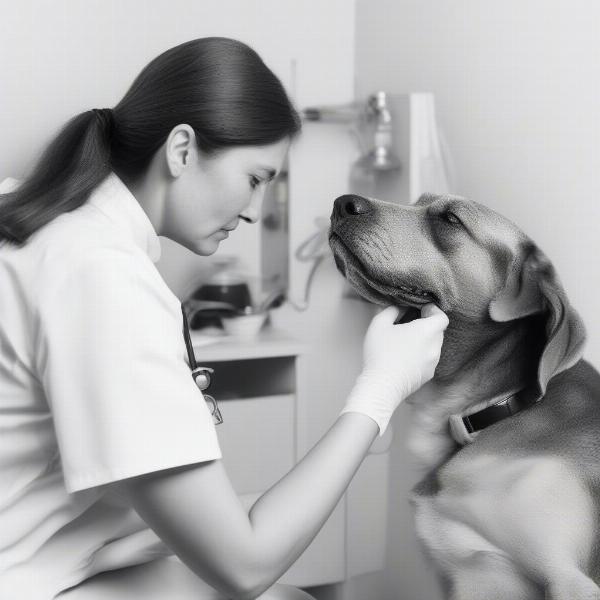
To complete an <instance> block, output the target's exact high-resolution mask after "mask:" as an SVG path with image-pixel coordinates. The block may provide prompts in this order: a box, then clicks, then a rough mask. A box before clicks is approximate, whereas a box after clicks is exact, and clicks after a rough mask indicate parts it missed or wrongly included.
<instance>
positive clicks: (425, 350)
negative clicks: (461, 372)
mask: <svg viewBox="0 0 600 600" xmlns="http://www.w3.org/2000/svg"><path fill="white" fill-rule="evenodd" d="M399 314H400V309H399V308H398V307H396V306H389V307H388V308H386V309H384V310H382V311H381V312H380V313H379V314H377V315H376V316H375V317H374V318H373V320H372V321H371V324H370V325H369V328H368V329H367V333H366V335H365V340H364V345H363V370H362V372H361V374H360V375H359V376H358V378H357V380H356V383H355V384H354V387H353V388H352V391H351V392H350V395H349V396H348V399H347V400H346V405H345V406H344V408H343V409H342V412H341V413H340V414H344V413H347V412H359V413H362V414H364V415H367V416H368V417H371V418H372V419H373V420H374V421H375V422H376V423H377V425H379V435H380V436H381V435H383V433H384V432H385V430H386V427H387V425H388V423H389V420H390V418H391V416H392V414H393V413H394V411H395V410H396V408H397V407H398V405H399V404H400V403H401V402H402V401H403V400H404V399H405V398H407V397H408V396H410V395H411V394H412V393H413V392H415V391H416V390H418V389H419V388H420V387H421V386H422V385H423V384H424V383H426V382H427V381H429V380H430V379H431V378H432V377H433V373H434V371H435V367H436V366H437V364H438V362H439V360H440V352H441V349H442V342H443V340H444V331H445V329H446V327H447V326H448V317H447V316H446V314H445V313H444V312H442V311H441V310H440V309H439V308H438V307H437V306H436V305H435V304H426V305H425V306H423V307H422V309H421V318H420V319H415V320H414V321H411V322H410V323H403V324H398V325H394V321H395V320H396V319H397V318H398V315H399Z"/></svg>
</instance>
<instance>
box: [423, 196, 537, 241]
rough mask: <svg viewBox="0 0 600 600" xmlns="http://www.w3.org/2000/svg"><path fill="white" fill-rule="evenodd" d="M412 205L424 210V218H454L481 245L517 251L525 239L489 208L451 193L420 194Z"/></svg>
mask: <svg viewBox="0 0 600 600" xmlns="http://www.w3.org/2000/svg"><path fill="white" fill-rule="evenodd" d="M414 206H418V207H423V208H426V209H427V214H428V215H432V216H433V215H439V216H443V215H445V216H447V215H448V214H453V215H455V216H456V217H457V218H458V219H459V220H460V222H461V223H462V224H463V225H464V226H465V228H466V229H467V230H468V232H469V233H470V235H472V236H473V238H475V239H477V240H478V241H479V242H481V243H483V244H490V245H496V244H498V242H499V240H502V245H505V246H508V247H509V248H517V247H518V246H519V245H521V244H522V243H523V242H524V241H526V240H527V239H528V238H527V236H526V235H525V234H524V233H523V232H522V231H521V230H520V229H519V228H518V227H517V226H516V225H515V224H514V223H513V222H512V221H510V220H509V219H507V218H506V217H504V216H502V215H501V214H499V213H497V212H495V211H494V210H492V209H491V208H489V207H487V206H484V205H483V204H479V203H478V202H474V201H473V200H467V199H466V198H463V197H462V196H455V195H451V194H443V195H441V194H423V195H422V196H420V197H419V199H418V200H417V202H416V203H415V204H414Z"/></svg>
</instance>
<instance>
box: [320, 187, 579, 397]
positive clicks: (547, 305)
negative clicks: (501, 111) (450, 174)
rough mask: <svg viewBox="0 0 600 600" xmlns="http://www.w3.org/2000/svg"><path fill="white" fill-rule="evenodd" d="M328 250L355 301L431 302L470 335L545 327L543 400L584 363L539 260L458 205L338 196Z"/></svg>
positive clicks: (575, 319) (429, 198) (528, 247)
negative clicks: (555, 381) (533, 324)
mask: <svg viewBox="0 0 600 600" xmlns="http://www.w3.org/2000/svg"><path fill="white" fill-rule="evenodd" d="M329 242H330V246H331V249H332V251H333V254H334V258H335V261H336V265H337V267H338V269H339V270H340V271H341V272H342V274H343V275H344V276H345V277H346V278H347V279H348V281H349V282H350V283H351V284H352V286H353V287H354V288H355V289H356V291H357V292H358V293H359V294H360V295H362V296H363V297H365V298H366V299H368V300H370V301H372V302H375V303H377V304H381V305H390V304H394V305H399V306H402V305H404V306H406V305H408V306H412V307H415V308H419V307H420V306H422V305H424V304H426V303H429V302H433V303H435V304H437V305H438V306H439V307H440V308H441V309H442V310H443V311H444V312H446V313H447V314H448V316H449V318H450V324H451V325H452V321H453V318H454V319H455V320H456V321H460V322H461V323H462V324H463V327H464V324H467V327H471V328H477V327H478V326H479V327H481V326H485V325H486V324H490V323H492V322H494V323H507V324H510V323H514V322H516V321H517V320H520V319H526V318H528V317H531V316H533V315H539V316H540V317H542V318H544V319H545V324H546V327H545V329H546V340H545V343H544V349H543V352H542V354H541V357H540V363H539V369H538V380H539V385H540V389H541V392H542V393H543V392H544V391H545V389H546V385H547V382H548V381H549V379H550V378H551V377H552V376H553V375H554V374H556V373H558V372H560V371H562V370H564V369H566V368H568V367H570V366H572V365H573V364H574V363H575V362H577V360H579V358H580V357H581V354H582V350H583V344H584V340H585V330H584V327H583V324H582V322H581V319H580V318H579V316H578V315H577V313H576V312H575V311H574V309H573V308H572V307H571V306H570V304H569V302H568V300H567V297H566V295H565V292H564V290H563V287H562V286H561V284H560V281H559V280H558V277H557V275H556V273H555V270H554V268H553V266H552V264H551V263H550V261H549V260H548V258H547V257H546V256H545V255H544V254H543V252H542V251H541V250H540V249H539V248H538V247H537V246H536V245H535V244H534V243H533V242H532V241H531V240H530V239H529V238H528V237H527V236H526V235H525V234H523V232H521V231H520V230H519V229H518V228H517V227H516V226H515V225H514V224H513V223H511V222H510V221H509V220H508V219H506V218H504V217H502V216H501V215H499V214H498V213H496V212H494V211H492V210H490V209H489V208H487V207H485V206H483V205H481V204H478V203H475V202H470V201H467V200H465V199H464V198H460V197H457V196H438V195H432V194H425V195H423V196H421V198H419V200H418V202H417V203H416V204H415V205H413V206H402V205H396V204H391V203H388V202H382V201H379V200H373V199H368V198H363V197H361V196H355V195H345V196H341V197H340V198H338V199H337V200H336V201H335V204H334V208H333V212H332V215H331V229H330V233H329Z"/></svg>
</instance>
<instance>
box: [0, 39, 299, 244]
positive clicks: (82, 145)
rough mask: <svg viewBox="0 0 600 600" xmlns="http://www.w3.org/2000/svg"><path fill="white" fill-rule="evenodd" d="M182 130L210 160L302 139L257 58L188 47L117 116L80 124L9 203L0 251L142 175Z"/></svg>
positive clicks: (0, 206) (135, 87)
mask: <svg viewBox="0 0 600 600" xmlns="http://www.w3.org/2000/svg"><path fill="white" fill-rule="evenodd" d="M181 123H187V124H189V125H190V126H191V127H192V128H193V129H194V133H195V135H196V143H197V146H198V148H199V150H200V151H202V152H203V153H204V155H205V156H211V155H214V154H216V153H217V152H219V151H220V150H223V149H226V148H231V147H235V146H248V145H251V146H253V145H257V146H260V145H267V144H271V143H275V142H278V141H280V140H282V139H284V138H286V137H290V138H291V137H293V136H294V135H295V134H296V133H297V132H298V131H299V130H300V117H299V116H298V113H297V112H296V110H295V109H294V107H293V106H292V104H291V102H290V100H289V98H288V96H287V94H286V92H285V90H284V88H283V86H282V85H281V82H280V81H279V79H278V78H277V77H276V76H275V75H274V74H273V72H272V71H271V70H270V69H269V68H268V67H267V66H266V65H265V64H264V63H263V61H262V60H261V58H260V56H259V55H258V54H257V53H256V52H255V51H254V50H252V48H250V47H249V46H247V45H246V44H243V43H242V42H239V41H237V40H232V39H229V38H220V37H210V38H200V39H197V40H191V41H189V42H185V43H183V44H180V45H179V46H175V47H174V48H171V49H169V50H167V51H166V52H163V53H162V54H161V55H159V56H158V57H156V58H155V59H154V60H152V61H151V62H150V63H149V64H148V65H146V67H144V69H143V70H142V71H141V73H140V74H139V75H138V76H137V77H136V79H135V80H134V82H133V83H132V85H131V87H130V88H129V90H128V91H127V93H126V94H125V96H124V97H123V98H122V99H121V101H120V102H119V103H118V104H117V105H116V106H115V107H114V108H113V109H109V108H103V109H93V110H90V111H87V112H84V113H81V114H80V115H77V116H76V117H74V118H73V119H71V120H70V121H69V122H68V123H67V124H66V126H65V127H64V128H63V129H62V130H61V131H60V133H59V134H58V136H57V137H56V138H55V139H54V140H53V141H52V142H51V143H50V145H49V146H48V147H47V148H46V150H45V151H44V153H43V154H42V156H41V158H40V160H39V162H38V163H37V164H36V166H35V168H34V169H33V172H32V173H31V175H30V176H29V177H28V178H27V179H25V181H24V182H23V183H22V184H21V186H20V187H18V188H17V189H16V190H14V191H12V192H9V193H7V194H0V242H2V240H6V241H8V242H10V243H13V244H17V245H22V244H24V243H25V242H26V241H27V239H28V238H29V236H30V235H32V234H33V233H34V232H35V231H37V230H38V229H39V228H40V227H43V226H44V225H45V224H46V223H48V222H50V221H52V219H54V218H55V217H57V216H58V215H59V214H61V213H64V212H68V211H71V210H75V209H76V208H78V207H80V206H81V205H82V204H84V203H85V202H86V200H87V199H88V197H89V195H90V193H91V192H92V191H93V189H94V188H95V187H96V186H97V185H98V184H99V183H100V182H102V181H103V179H104V178H105V177H106V176H107V175H108V174H109V173H110V172H111V170H114V171H115V172H116V173H117V175H119V176H121V177H124V178H132V179H135V178H136V177H138V176H140V175H142V174H143V173H144V171H145V170H146V169H147V167H148V165H149V164H150V162H151V160H152V157H153V156H154V155H155V153H156V151H157V150H158V149H159V148H160V147H161V146H162V145H163V144H164V142H165V141H166V139H167V137H168V135H169V133H170V132H171V130H172V129H173V127H175V126H176V125H178V124H181Z"/></svg>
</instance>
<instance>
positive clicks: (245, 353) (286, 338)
mask: <svg viewBox="0 0 600 600" xmlns="http://www.w3.org/2000/svg"><path fill="white" fill-rule="evenodd" d="M190 337H191V339H192V346H193V347H194V353H195V355H196V360H197V361H198V362H199V363H201V362H202V361H205V362H206V361H217V362H220V361H228V360H251V359H256V358H271V357H278V356H297V355H299V354H303V353H304V352H305V351H306V345H305V344H304V343H303V342H301V341H299V340H297V339H295V338H293V337H291V336H290V335H289V334H288V333H286V332H285V331H281V330H279V329H275V328H273V327H270V326H266V327H265V328H264V329H263V330H262V331H261V332H260V333H259V334H258V335H257V336H255V337H252V338H244V337H237V336H232V335H223V336H208V335H206V334H202V333H201V332H199V331H194V330H192V331H191V332H190Z"/></svg>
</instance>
